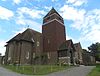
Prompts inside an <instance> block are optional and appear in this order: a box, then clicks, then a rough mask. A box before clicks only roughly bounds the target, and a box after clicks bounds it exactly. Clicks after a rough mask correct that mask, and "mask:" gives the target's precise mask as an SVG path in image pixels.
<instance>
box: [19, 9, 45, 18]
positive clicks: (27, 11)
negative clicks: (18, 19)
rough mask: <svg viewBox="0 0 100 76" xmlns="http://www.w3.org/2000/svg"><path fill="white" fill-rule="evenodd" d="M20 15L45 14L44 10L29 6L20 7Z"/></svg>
mask: <svg viewBox="0 0 100 76" xmlns="http://www.w3.org/2000/svg"><path fill="white" fill-rule="evenodd" d="M17 12H18V13H19V14H20V15H28V16H29V17H30V18H41V17H42V15H44V14H45V12H44V11H43V10H37V9H30V8H27V7H21V8H18V11H17Z"/></svg>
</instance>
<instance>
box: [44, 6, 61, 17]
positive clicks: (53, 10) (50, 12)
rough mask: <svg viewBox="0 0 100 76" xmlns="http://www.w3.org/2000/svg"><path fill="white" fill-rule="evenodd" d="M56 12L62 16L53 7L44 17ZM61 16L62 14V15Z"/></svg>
mask: <svg viewBox="0 0 100 76" xmlns="http://www.w3.org/2000/svg"><path fill="white" fill-rule="evenodd" d="M54 13H56V14H57V15H59V16H60V14H59V13H58V12H57V11H56V10H55V9H54V8H53V7H52V9H51V10H50V11H49V12H48V13H47V15H46V16H44V18H46V17H47V16H50V15H52V14H54ZM60 17H61V16H60Z"/></svg>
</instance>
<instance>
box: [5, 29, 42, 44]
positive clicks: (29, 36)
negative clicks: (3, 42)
mask: <svg viewBox="0 0 100 76" xmlns="http://www.w3.org/2000/svg"><path fill="white" fill-rule="evenodd" d="M36 34H38V35H40V36H41V35H42V34H41V33H40V32H37V31H35V30H32V29H30V28H28V29H26V30H25V31H24V32H23V33H19V34H18V35H16V36H15V37H13V38H12V39H11V40H9V41H8V42H7V43H9V42H11V41H20V40H24V41H29V42H34V38H35V37H34V36H35V35H36Z"/></svg>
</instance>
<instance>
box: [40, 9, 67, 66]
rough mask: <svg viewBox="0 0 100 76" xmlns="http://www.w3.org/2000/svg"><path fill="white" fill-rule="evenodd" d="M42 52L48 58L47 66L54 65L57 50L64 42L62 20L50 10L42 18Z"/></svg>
mask: <svg viewBox="0 0 100 76" xmlns="http://www.w3.org/2000/svg"><path fill="white" fill-rule="evenodd" d="M42 34H43V52H44V53H46V54H47V56H48V61H47V63H48V64H56V63H57V59H58V54H57V50H58V48H59V46H60V45H61V44H62V43H63V42H65V40H66V35H65V26H64V21H63V18H62V17H61V16H60V15H59V13H58V12H57V11H56V10H55V9H54V8H52V9H51V10H50V11H49V12H48V14H47V15H46V16H45V17H44V18H43V25H42Z"/></svg>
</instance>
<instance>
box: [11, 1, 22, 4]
mask: <svg viewBox="0 0 100 76" xmlns="http://www.w3.org/2000/svg"><path fill="white" fill-rule="evenodd" d="M13 3H14V4H19V3H21V0H13Z"/></svg>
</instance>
